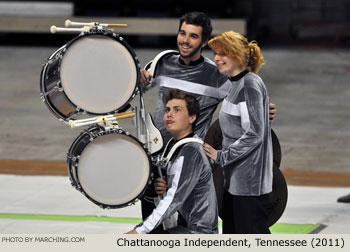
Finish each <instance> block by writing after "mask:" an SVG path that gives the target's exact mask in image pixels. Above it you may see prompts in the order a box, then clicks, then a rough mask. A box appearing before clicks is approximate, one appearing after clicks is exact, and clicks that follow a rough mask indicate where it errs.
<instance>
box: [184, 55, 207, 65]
mask: <svg viewBox="0 0 350 252" xmlns="http://www.w3.org/2000/svg"><path fill="white" fill-rule="evenodd" d="M203 61H204V57H203V56H202V55H201V56H200V58H199V59H197V60H195V61H191V62H190V64H188V65H186V64H185V62H184V61H183V60H182V59H181V57H180V58H179V62H180V64H181V65H185V66H197V65H199V64H200V63H202V62H203Z"/></svg>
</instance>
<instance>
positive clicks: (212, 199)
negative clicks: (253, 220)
mask: <svg viewBox="0 0 350 252" xmlns="http://www.w3.org/2000/svg"><path fill="white" fill-rule="evenodd" d="M167 185H168V190H167V192H166V195H165V197H164V198H163V199H162V200H161V201H160V202H159V204H158V206H157V207H156V208H155V209H154V210H153V212H152V214H151V215H150V216H148V217H147V219H146V220H145V221H144V222H142V223H141V224H139V225H138V226H136V228H135V230H136V231H137V232H138V233H139V234H144V233H149V232H150V231H152V230H153V229H154V228H156V227H157V226H158V225H160V224H161V223H162V222H163V221H164V220H165V219H167V218H168V217H170V216H171V215H173V214H174V213H175V212H176V211H178V212H179V213H180V214H181V215H182V217H183V218H184V219H185V221H186V223H187V227H181V226H179V227H174V228H171V229H169V230H168V231H169V232H170V233H192V234H215V233H218V210H217V202H216V194H215V187H214V182H213V178H212V173H211V167H210V164H209V161H208V158H207V157H206V155H205V153H204V151H203V148H202V145H201V144H200V143H196V142H190V143H186V144H184V145H182V146H181V147H180V150H179V151H176V152H175V153H174V155H173V156H172V158H171V159H170V162H169V163H168V165H167Z"/></svg>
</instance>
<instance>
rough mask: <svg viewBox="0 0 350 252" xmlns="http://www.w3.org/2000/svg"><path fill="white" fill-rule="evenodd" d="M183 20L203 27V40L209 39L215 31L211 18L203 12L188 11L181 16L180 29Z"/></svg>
mask: <svg viewBox="0 0 350 252" xmlns="http://www.w3.org/2000/svg"><path fill="white" fill-rule="evenodd" d="M183 22H186V24H191V25H197V26H201V27H202V42H205V41H208V40H209V38H210V35H211V32H212V31H213V27H212V26H211V21H210V18H209V17H208V16H207V15H206V14H204V13H203V12H188V13H186V14H185V15H183V16H182V17H181V18H180V26H179V31H180V29H181V26H182V24H183Z"/></svg>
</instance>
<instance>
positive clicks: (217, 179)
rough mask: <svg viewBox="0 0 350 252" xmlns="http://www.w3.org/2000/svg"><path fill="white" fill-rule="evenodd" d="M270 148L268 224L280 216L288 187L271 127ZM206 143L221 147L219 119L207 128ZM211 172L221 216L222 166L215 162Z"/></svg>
mask: <svg viewBox="0 0 350 252" xmlns="http://www.w3.org/2000/svg"><path fill="white" fill-rule="evenodd" d="M271 137H272V148H273V182H272V193H270V196H269V208H268V213H269V216H268V224H269V226H272V225H273V224H275V223H276V222H277V221H278V220H279V218H280V217H281V216H282V214H283V212H284V210H285V208H286V205H287V199H288V188H287V183H286V180H285V178H284V176H283V174H282V172H281V170H280V169H279V167H280V164H281V159H282V152H281V146H280V143H279V140H278V138H277V136H276V134H275V132H274V131H273V130H272V129H271ZM204 141H205V142H206V143H208V144H210V145H211V146H213V148H214V149H216V150H220V149H221V147H222V145H221V144H222V132H221V129H220V124H219V120H216V121H215V122H214V123H213V124H212V125H211V126H210V128H209V130H208V132H207V135H206V136H205V140H204ZM211 166H212V172H213V177H214V184H215V190H216V196H217V200H218V208H219V216H220V217H221V218H222V198H223V194H224V176H223V171H222V167H221V166H220V165H218V164H216V163H214V164H212V165H211Z"/></svg>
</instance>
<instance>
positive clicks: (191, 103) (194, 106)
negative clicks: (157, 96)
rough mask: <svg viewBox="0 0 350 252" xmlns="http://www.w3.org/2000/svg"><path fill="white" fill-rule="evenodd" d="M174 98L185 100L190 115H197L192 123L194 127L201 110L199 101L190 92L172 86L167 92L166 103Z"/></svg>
mask: <svg viewBox="0 0 350 252" xmlns="http://www.w3.org/2000/svg"><path fill="white" fill-rule="evenodd" d="M173 99H180V100H185V102H186V106H187V110H188V114H189V115H190V116H193V115H196V120H195V121H194V122H193V123H192V129H193V128H194V125H195V123H196V121H197V119H198V116H199V112H200V108H199V102H198V101H197V99H196V98H195V97H194V96H193V95H191V94H190V93H187V92H185V91H182V90H179V89H175V88H170V89H168V91H167V92H166V94H165V104H167V103H168V101H170V100H173Z"/></svg>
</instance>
